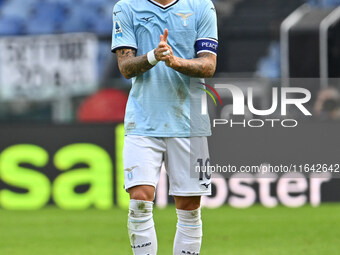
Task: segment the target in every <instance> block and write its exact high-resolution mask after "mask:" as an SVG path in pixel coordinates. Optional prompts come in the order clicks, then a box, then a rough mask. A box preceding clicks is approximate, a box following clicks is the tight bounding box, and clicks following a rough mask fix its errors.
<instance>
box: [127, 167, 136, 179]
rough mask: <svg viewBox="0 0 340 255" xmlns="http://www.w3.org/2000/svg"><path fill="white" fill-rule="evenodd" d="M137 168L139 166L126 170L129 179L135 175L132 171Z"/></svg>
mask: <svg viewBox="0 0 340 255" xmlns="http://www.w3.org/2000/svg"><path fill="white" fill-rule="evenodd" d="M136 167H138V166H133V167H130V168H126V169H124V171H126V172H128V178H129V179H130V180H131V179H132V177H133V175H132V170H133V169H135V168H136Z"/></svg>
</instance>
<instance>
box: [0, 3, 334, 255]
mask: <svg viewBox="0 0 340 255" xmlns="http://www.w3.org/2000/svg"><path fill="white" fill-rule="evenodd" d="M116 2H117V1H114V0H25V1H23V0H0V254H20V255H21V254H117V255H126V254H131V251H130V249H129V244H128V235H127V231H126V229H125V225H126V207H127V205H128V196H127V194H126V193H125V191H124V190H123V189H122V185H123V176H122V174H123V167H122V155H121V150H122V145H123V138H124V130H123V127H122V122H123V117H124V111H125V104H126V101H127V96H128V92H129V89H130V86H131V85H130V81H128V80H126V79H124V78H123V77H122V76H121V75H120V73H119V70H118V67H117V60H116V57H115V55H114V54H112V53H111V50H110V48H111V47H110V46H111V42H110V41H111V33H112V8H113V6H114V4H115V3H116ZM214 3H215V5H216V10H217V13H218V22H219V40H220V45H219V59H218V67H217V73H216V75H215V77H217V78H221V79H224V78H230V79H236V80H237V79H241V78H245V80H244V82H243V83H242V84H241V85H240V86H245V87H250V86H253V87H254V88H255V87H256V89H257V90H258V91H259V93H258V95H259V96H258V99H257V100H258V102H257V104H258V105H260V106H261V105H263V104H261V102H262V103H263V100H268V96H267V95H268V91H270V90H271V88H272V87H273V86H292V85H294V78H304V80H305V81H306V80H307V81H308V82H305V83H302V84H301V80H300V81H299V83H298V85H299V87H301V86H302V87H306V88H307V89H309V90H310V91H311V92H312V101H311V103H310V105H309V107H310V109H311V110H312V111H313V115H314V117H313V118H316V119H322V120H337V119H339V117H340V115H338V114H337V113H338V111H339V109H340V93H339V88H340V82H339V79H338V78H339V77H340V7H339V6H340V1H339V0H309V1H305V0H215V1H214ZM269 98H270V97H269ZM222 100H223V101H224V102H225V103H226V104H228V102H230V98H228V97H227V96H226V97H222ZM229 104H230V103H229ZM264 105H266V104H264ZM211 114H213V115H214V116H220V117H221V118H223V117H225V116H228V114H229V112H228V108H223V109H217V110H216V111H214V112H212V113H211ZM292 115H294V113H292ZM336 127H338V126H336ZM263 135H265V134H263ZM282 139H285V138H282ZM328 139H329V140H326V142H325V143H326V144H325V145H324V146H328V145H327V142H329V141H335V143H334V146H335V151H333V153H338V154H339V152H340V151H339V149H336V148H339V147H336V146H338V145H340V143H339V135H338V133H337V129H334V132H333V133H332V134H330V135H329V137H328ZM336 142H337V143H336ZM239 147H240V148H241V150H242V148H245V147H247V141H242V142H241V145H240V146H239ZM327 149H328V147H326V148H325V153H327ZM234 153H239V151H235V152H234ZM243 155H247V154H246V153H245V152H243ZM161 182H162V184H161V185H162V187H164V188H162V189H160V190H158V191H157V197H156V205H157V206H158V207H159V209H157V210H156V212H155V217H156V224H157V231H158V233H159V247H160V248H159V251H160V253H161V254H171V246H172V238H173V233H174V231H175V220H176V219H175V214H174V207H173V205H172V202H173V201H172V198H170V197H168V196H167V193H166V185H167V180H166V176H165V175H164V174H163V175H162V178H161ZM295 182H296V183H295V184H297V185H296V186H294V187H293V188H292V187H291V186H289V184H287V183H283V182H279V181H278V180H276V181H275V182H273V183H271V184H270V185H271V186H270V189H271V191H269V193H268V194H267V193H266V192H267V191H263V190H262V189H261V187H263V186H261V185H264V184H263V183H262V184H261V183H260V181H251V182H248V183H246V185H243V189H242V185H241V186H237V185H235V184H232V183H230V182H229V180H225V179H221V178H219V179H217V181H216V182H214V183H213V189H214V194H213V196H212V197H210V198H206V199H205V200H204V201H203V202H204V205H205V207H207V209H204V213H203V214H204V216H203V217H204V219H205V226H204V228H205V236H206V239H205V240H204V243H203V248H202V254H221V255H222V254H235V255H236V254H237V255H239V254H244V255H246V254H247V255H252V254H255V255H256V254H309V255H310V254H339V253H340V238H339V236H340V232H339V231H340V230H339V229H340V220H339V215H340V214H339V213H340V206H339V204H338V202H340V188H339V187H340V182H339V181H338V180H336V179H331V178H329V177H325V178H324V179H319V181H312V179H307V178H306V179H304V178H300V179H299V180H298V181H297V180H295ZM233 185H234V186H233ZM244 186H246V188H244ZM250 189H251V191H249V190H250ZM249 192H250V193H249ZM249 194H250V195H249ZM253 194H254V196H252V195H253ZM291 207H292V208H291ZM240 208H246V209H242V210H241V209H240ZM268 208H271V209H268ZM169 233H170V235H169Z"/></svg>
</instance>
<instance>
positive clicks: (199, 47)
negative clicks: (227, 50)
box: [195, 0, 218, 55]
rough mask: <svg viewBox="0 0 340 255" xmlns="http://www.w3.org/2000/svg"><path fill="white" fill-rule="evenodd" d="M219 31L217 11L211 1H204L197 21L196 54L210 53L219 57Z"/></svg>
mask: <svg viewBox="0 0 340 255" xmlns="http://www.w3.org/2000/svg"><path fill="white" fill-rule="evenodd" d="M217 48H218V30H217V16H216V9H215V6H214V4H213V3H212V1H211V0H203V1H202V4H201V5H200V12H199V18H198V21H197V40H196V44H195V49H196V53H197V54H199V53H201V52H209V53H212V54H215V55H217Z"/></svg>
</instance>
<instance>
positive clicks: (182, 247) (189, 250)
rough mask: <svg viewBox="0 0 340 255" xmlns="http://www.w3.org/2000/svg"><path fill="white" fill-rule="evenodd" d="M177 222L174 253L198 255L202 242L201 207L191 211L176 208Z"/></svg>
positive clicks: (178, 254) (176, 254)
mask: <svg viewBox="0 0 340 255" xmlns="http://www.w3.org/2000/svg"><path fill="white" fill-rule="evenodd" d="M176 211H177V217H178V223H177V232H176V236H175V242H174V255H183V254H193V255H198V254H199V253H200V249H201V243H202V221H201V208H198V209H197V210H193V211H184V210H178V209H177V210H176Z"/></svg>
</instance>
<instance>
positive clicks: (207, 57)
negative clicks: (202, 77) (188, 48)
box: [197, 52, 217, 78]
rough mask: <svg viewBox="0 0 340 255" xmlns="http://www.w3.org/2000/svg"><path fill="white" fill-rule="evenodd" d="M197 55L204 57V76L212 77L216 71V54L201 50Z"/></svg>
mask: <svg viewBox="0 0 340 255" xmlns="http://www.w3.org/2000/svg"><path fill="white" fill-rule="evenodd" d="M197 56H198V58H199V59H200V58H201V59H204V62H205V65H204V69H205V70H204V72H205V73H206V78H207V77H212V76H213V75H214V73H215V71H216V64H217V56H216V55H215V54H212V53H209V52H202V53H199V54H198V55H197Z"/></svg>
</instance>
